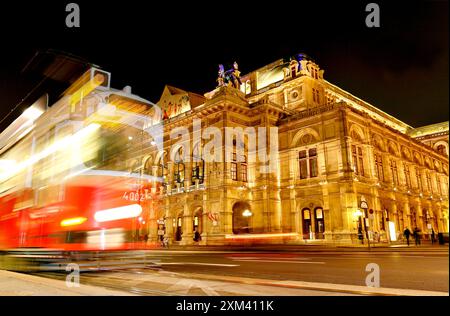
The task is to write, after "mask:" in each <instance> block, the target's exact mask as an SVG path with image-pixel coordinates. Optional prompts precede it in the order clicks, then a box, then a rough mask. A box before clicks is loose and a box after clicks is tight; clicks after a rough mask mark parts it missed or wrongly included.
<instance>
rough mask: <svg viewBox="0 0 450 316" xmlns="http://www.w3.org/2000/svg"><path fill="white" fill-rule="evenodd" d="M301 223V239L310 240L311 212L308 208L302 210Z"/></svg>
mask: <svg viewBox="0 0 450 316" xmlns="http://www.w3.org/2000/svg"><path fill="white" fill-rule="evenodd" d="M302 223H303V224H302V228H303V239H311V210H310V209H309V208H304V209H303V210H302Z"/></svg>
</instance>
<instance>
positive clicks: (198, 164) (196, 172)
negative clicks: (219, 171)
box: [191, 143, 205, 184]
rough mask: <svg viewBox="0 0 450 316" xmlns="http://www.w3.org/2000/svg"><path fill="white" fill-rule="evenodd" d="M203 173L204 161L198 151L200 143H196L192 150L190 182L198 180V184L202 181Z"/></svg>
mask: <svg viewBox="0 0 450 316" xmlns="http://www.w3.org/2000/svg"><path fill="white" fill-rule="evenodd" d="M204 174H205V161H204V160H203V158H202V155H201V151H200V143H198V144H197V145H196V146H195V147H194V150H193V152H192V179H191V182H192V184H195V182H196V180H198V183H199V184H202V183H203V179H204Z"/></svg>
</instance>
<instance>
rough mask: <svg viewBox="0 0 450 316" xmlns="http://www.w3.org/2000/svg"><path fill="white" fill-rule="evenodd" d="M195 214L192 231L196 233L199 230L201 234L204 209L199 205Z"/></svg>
mask: <svg viewBox="0 0 450 316" xmlns="http://www.w3.org/2000/svg"><path fill="white" fill-rule="evenodd" d="M193 214H194V217H193V218H192V231H193V232H194V233H195V232H196V231H198V232H199V233H200V234H201V233H202V231H203V209H202V208H201V207H197V208H196V209H195V211H194V213H193Z"/></svg>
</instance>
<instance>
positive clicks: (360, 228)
mask: <svg viewBox="0 0 450 316" xmlns="http://www.w3.org/2000/svg"><path fill="white" fill-rule="evenodd" d="M354 215H355V217H356V218H357V219H358V238H359V239H361V243H362V244H364V237H363V234H362V221H361V218H362V216H363V212H361V210H359V209H357V210H356V211H355V212H354Z"/></svg>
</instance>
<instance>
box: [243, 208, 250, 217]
mask: <svg viewBox="0 0 450 316" xmlns="http://www.w3.org/2000/svg"><path fill="white" fill-rule="evenodd" d="M252 215H253V214H252V212H250V210H245V211H244V212H242V216H244V217H250V216H252Z"/></svg>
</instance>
